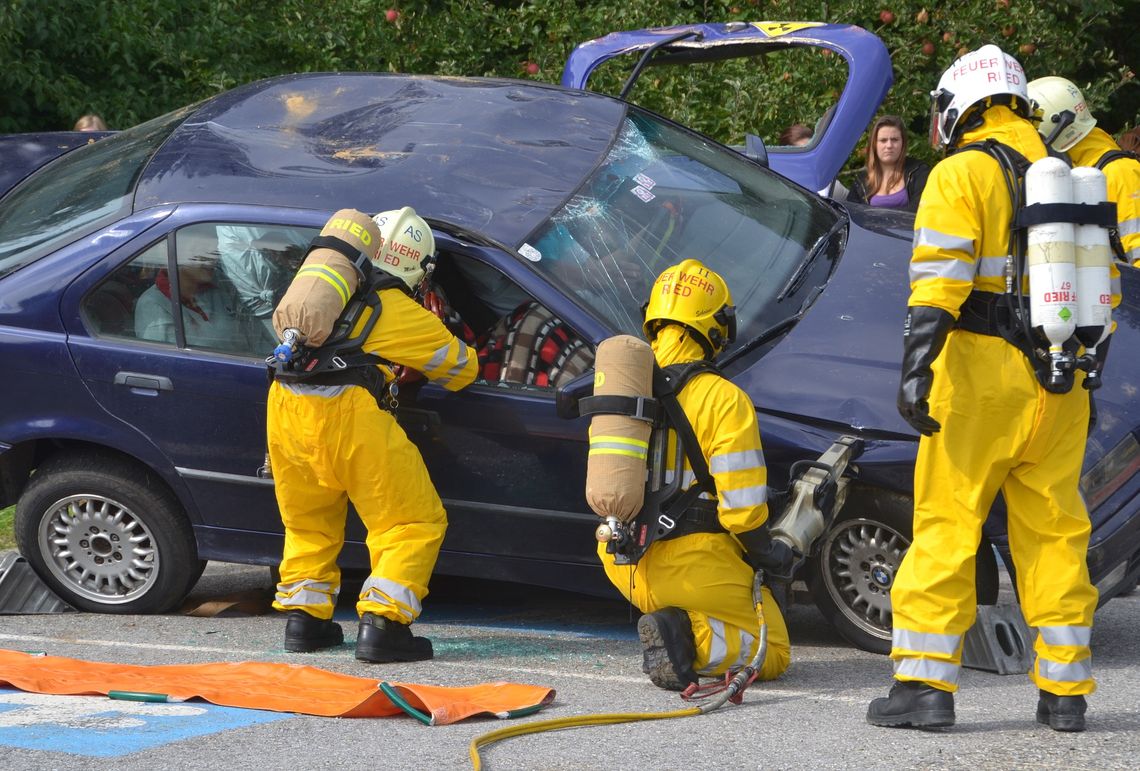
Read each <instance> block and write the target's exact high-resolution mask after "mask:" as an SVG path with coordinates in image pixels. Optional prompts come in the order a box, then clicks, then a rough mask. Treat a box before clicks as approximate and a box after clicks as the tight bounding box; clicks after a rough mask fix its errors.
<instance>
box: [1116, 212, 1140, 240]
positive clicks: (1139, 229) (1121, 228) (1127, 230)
mask: <svg viewBox="0 0 1140 771" xmlns="http://www.w3.org/2000/svg"><path fill="white" fill-rule="evenodd" d="M1116 230H1117V232H1118V233H1120V236H1121V238H1123V237H1124V236H1134V235H1136V234H1137V233H1140V217H1133V218H1132V219H1130V220H1123V221H1122V222H1121V223H1120V224H1119V225H1117V226H1116Z"/></svg>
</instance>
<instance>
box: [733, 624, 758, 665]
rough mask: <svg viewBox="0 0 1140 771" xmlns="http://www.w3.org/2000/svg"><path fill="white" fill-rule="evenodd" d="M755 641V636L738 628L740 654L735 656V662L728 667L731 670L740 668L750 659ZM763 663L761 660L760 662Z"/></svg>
mask: <svg viewBox="0 0 1140 771" xmlns="http://www.w3.org/2000/svg"><path fill="white" fill-rule="evenodd" d="M755 642H756V638H755V637H753V636H752V635H750V634H748V632H745V631H744V630H743V629H741V630H740V655H739V656H737V657H736V662H735V663H733V665H732V666H731V667H730V669H732V670H733V671H735V670H737V669H740V668H741V667H743V666H744V665H745V664H747V663H748V662H749V661H751V660H752V644H753V643H755ZM761 663H763V662H761Z"/></svg>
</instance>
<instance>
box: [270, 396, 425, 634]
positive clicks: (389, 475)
mask: <svg viewBox="0 0 1140 771" xmlns="http://www.w3.org/2000/svg"><path fill="white" fill-rule="evenodd" d="M309 388H311V389H312V390H313V392H312V393H305V394H298V393H293V392H291V391H290V390H288V388H286V387H284V386H282V385H281V384H280V383H274V384H273V385H272V386H271V387H270V390H269V406H268V440H269V458H270V464H271V466H272V468H273V478H274V484H275V486H276V492H277V505H278V507H279V508H280V510H281V520H282V522H283V523H284V525H285V549H284V554H283V557H282V560H281V581H280V583H279V584H278V585H277V595H276V598H275V599H274V601H273V607H274V608H276V609H278V610H296V609H303V610H305V611H306V612H308V613H309V614H311V615H313V616H315V617H317V618H322V619H328V618H332V615H333V610H334V607H335V605H336V598H337V594H338V593H339V591H340V569H339V568H338V567H337V564H336V560H337V555H338V554H339V553H340V550H341V547H342V546H343V544H344V525H345V517H346V515H347V511H348V502H349V499H351V500H352V503H353V506H355V508H356V511H357V513H358V514H359V515H360V519H361V521H362V522H363V523H364V526H365V527H366V528H367V530H368V536H367V544H368V552H369V555H370V556H371V564H372V572H371V575H370V576H369V577H368V579H367V580H366V581H365V582H364V585H363V587H362V589H361V593H360V598H359V601H358V602H357V604H356V610H357V612H358V613H360V614H363V613H366V612H371V613H375V614H377V615H380V616H385V617H387V618H390V619H393V620H395V621H398V622H400V623H404V624H408V623H411V622H412V621H414V620H415V619H416V618H417V617H418V616H419V615H420V610H421V605H420V603H421V602H422V600H423V598H424V597H425V596H426V595H427V584H428V579H429V578H430V576H431V572H432V569H433V568H434V567H435V561H436V557H437V556H438V555H439V548H440V544H441V543H442V542H443V535H444V531H445V530H446V529H447V515H446V513H445V512H444V509H443V503H442V502H441V501H440V499H439V495H438V494H437V493H436V491H435V488H434V487H433V486H432V483H431V479H430V478H429V477H428V472H427V469H426V468H425V467H424V462H423V458H422V457H421V456H420V453H419V450H418V449H416V446H415V445H413V444H412V443H411V442H410V441H409V440H408V437H407V436H406V435H405V434H404V431H403V429H402V428H400V426H399V425H398V424H397V423H396V420H395V418H393V417H392V416H391V415H390V414H388V413H387V412H384V411H383V410H381V409H380V408H379V407H378V406H377V404H376V399H375V397H373V395H372V394H371V393H369V392H368V391H367V390H366V389H364V388H361V387H359V386H325V387H320V386H318V387H312V386H310V387H309ZM324 389H328V391H327V393H330V394H332V395H324V394H323V393H322V391H323V390H324Z"/></svg>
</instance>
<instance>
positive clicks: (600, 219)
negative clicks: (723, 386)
mask: <svg viewBox="0 0 1140 771" xmlns="http://www.w3.org/2000/svg"><path fill="white" fill-rule="evenodd" d="M838 216H839V215H837V214H836V213H835V212H834V211H833V210H832V209H830V208H829V207H828V206H827V205H826V204H824V203H822V202H821V201H820V200H819V199H818V198H817V197H816V196H813V195H811V194H810V193H807V192H805V191H803V190H801V189H800V188H798V187H796V186H794V185H792V184H790V183H788V182H787V181H786V180H784V179H783V178H782V177H779V176H778V175H775V174H772V173H770V172H768V171H767V170H765V169H763V168H761V167H759V166H757V165H755V164H753V163H751V162H749V161H748V160H746V159H745V158H743V157H741V156H740V155H739V154H737V153H734V152H732V151H729V150H726V149H724V148H722V147H719V146H717V145H715V144H713V143H711V142H708V141H707V140H705V139H703V138H701V137H699V136H697V135H694V134H690V133H688V132H685V131H683V130H682V129H680V128H678V127H675V126H673V125H672V124H668V123H664V122H662V121H660V120H659V119H657V118H655V117H653V116H649V115H645V114H641V113H638V112H631V114H630V116H629V117H628V118H627V119H626V121H625V125H624V127H623V129H622V131H621V133H620V135H619V136H618V139H617V141H616V142H615V143H614V145H613V147H612V148H611V150H610V153H609V155H608V157H607V158H606V160H605V162H604V163H602V165H601V166H599V167H598V169H597V170H596V171H595V172H594V173H593V174H592V175H591V176H590V177H589V178H587V180H586V182H585V183H584V184H583V186H582V187H581V188H579V190H578V191H577V193H576V194H575V195H574V196H573V197H572V198H571V199H570V200H569V201H568V202H567V203H566V204H565V206H563V207H562V208H561V209H560V210H558V211H557V212H555V213H554V215H553V216H552V217H551V218H550V219H549V220H548V221H547V223H545V224H544V225H543V226H541V227H540V228H539V229H538V230H537V231H536V232H535V233H534V234H533V235H532V236H531V237H530V238H529V239H528V240H527V242H526V243H524V244H523V245H522V246H520V248H519V253H520V254H521V255H522V256H523V257H524V258H526V259H527V260H529V261H530V262H531V263H532V264H533V266H534V267H535V269H536V270H538V271H540V272H541V273H543V274H545V275H546V276H547V278H548V279H549V280H550V282H551V283H553V284H555V285H556V286H559V287H560V288H562V289H563V291H565V292H567V293H569V294H570V296H571V297H574V298H576V301H577V302H578V303H579V304H581V305H582V306H584V307H586V308H588V309H590V310H591V311H593V312H594V313H595V314H596V315H597V316H598V317H599V318H600V319H602V320H603V321H605V322H607V324H608V325H609V326H611V327H612V328H613V329H615V330H616V331H620V332H626V333H629V334H640V333H641V322H642V314H641V307H642V305H643V304H644V303H645V302H646V300H647V299H648V297H649V288H650V286H651V285H652V282H653V281H654V279H655V278H656V277H657V275H658V274H660V273H661V271H662V270H664V269H665V268H666V267H668V266H670V265H674V264H677V263H679V262H681V261H682V260H684V259H689V258H692V259H697V260H700V261H702V262H703V263H705V264H706V265H707V266H708V267H710V268H712V269H713V270H715V271H717V272H718V273H720V274H721V275H722V276H723V277H724V279H725V281H727V282H728V285H729V288H730V290H731V292H732V296H733V299H734V301H735V304H736V306H737V317H738V326H739V328H740V334H739V335H738V340H748V339H750V337H751V336H753V335H756V334H757V333H758V332H759V331H760V330H761V329H763V328H765V327H768V326H770V325H772V324H773V323H775V322H777V321H779V320H781V318H782V317H783V316H789V315H791V314H793V313H794V312H795V311H796V310H797V309H798V306H797V305H796V304H795V303H791V302H789V303H787V305H786V306H784V307H781V308H777V307H775V306H776V305H777V299H778V295H779V294H780V292H781V289H782V288H783V287H784V285H785V284H786V283H788V280H789V278H790V277H791V276H792V274H793V273H794V272H795V271H796V270H797V268H798V267H799V266H800V265H801V264H802V263H803V262H804V260H805V258H806V257H807V256H808V254H810V253H811V252H812V251H813V250H814V249H815V248H816V247H817V245H818V244H819V243H820V242H821V241H822V240H823V239H826V238H827V237H828V236H829V234H830V232H831V229H832V228H833V226H834V225H835V224H836V222H837V218H838Z"/></svg>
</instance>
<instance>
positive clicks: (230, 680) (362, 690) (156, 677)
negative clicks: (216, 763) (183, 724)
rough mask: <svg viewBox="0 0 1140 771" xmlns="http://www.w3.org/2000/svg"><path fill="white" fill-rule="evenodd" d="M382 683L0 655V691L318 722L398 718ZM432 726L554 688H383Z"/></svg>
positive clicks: (264, 665)
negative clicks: (115, 695) (153, 697)
mask: <svg viewBox="0 0 1140 771" xmlns="http://www.w3.org/2000/svg"><path fill="white" fill-rule="evenodd" d="M382 682H383V681H380V680H372V679H370V678H366V677H354V676H352V675H343V674H339V673H337V672H328V671H325V670H323V669H318V668H316V667H310V666H303V665H300V664H282V663H275V662H260V661H242V662H237V663H225V662H222V663H209V664H169V665H155V666H143V665H136V664H110V663H106V662H99V661H81V660H79V659H69V658H62V657H59V656H42V655H34V654H29V653H23V652H20V651H10V650H0V684H4V683H7V684H10V685H11V686H13V687H15V688H18V689H20V690H22V691H30V692H32V693H50V694H57V695H77V694H107V693H109V692H111V691H133V692H143V693H151V694H165V695H166V696H167V697H168V698H169V699H170V700H171V701H186V700H188V699H194V698H198V699H205V700H206V701H208V702H210V703H212V704H219V705H222V706H226V707H244V708H246V709H264V710H270V711H273V712H297V713H301V714H305V715H318V716H320V717H387V716H390V715H399V714H402V713H403V712H405V710H404V709H403V708H401V707H400V706H398V705H397V704H395V703H394V702H393V701H392V700H391V699H389V698H388V696H386V695H385V694H384V693H383V692H381V690H380V685H381V683H382ZM386 685H388V686H390V687H391V688H392V689H393V690H394V691H395V692H396V693H398V694H399V697H400V698H401V699H403V700H404V701H405V702H407V703H408V704H409V705H410V706H411V707H413V708H414V709H416V710H419V711H420V712H424V713H427V716H429V717H430V721H431V724H432V725H446V724H448V723H455V722H457V721H460V720H463V719H464V718H467V717H471V716H472V715H488V714H489V715H493V716H495V717H501V718H506V717H512V716H515V714H517V713H520V712H521V714H530V713H531V712H534V711H536V710H538V709H540V708H541V707H544V706H546V705H547V704H549V703H550V702H551V701H553V700H554V689H552V688H546V687H543V686H538V685H522V684H519V683H482V684H479V685H470V686H464V687H458V688H450V687H444V686H438V685H416V684H410V683H392V682H389V683H386Z"/></svg>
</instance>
